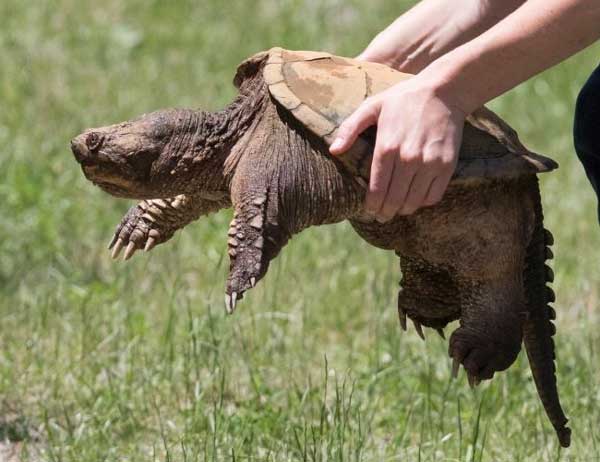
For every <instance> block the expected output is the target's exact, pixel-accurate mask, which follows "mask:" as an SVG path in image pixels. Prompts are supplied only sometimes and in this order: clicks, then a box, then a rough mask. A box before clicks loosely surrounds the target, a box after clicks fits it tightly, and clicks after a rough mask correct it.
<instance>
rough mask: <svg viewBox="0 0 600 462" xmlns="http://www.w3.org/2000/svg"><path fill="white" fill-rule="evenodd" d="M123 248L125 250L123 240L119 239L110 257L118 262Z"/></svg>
mask: <svg viewBox="0 0 600 462" xmlns="http://www.w3.org/2000/svg"><path fill="white" fill-rule="evenodd" d="M122 248H123V239H121V238H118V239H117V242H116V243H115V246H114V247H113V249H112V253H111V254H110V256H111V257H112V258H113V259H115V260H116V259H117V257H118V256H119V254H120V253H121V249H122Z"/></svg>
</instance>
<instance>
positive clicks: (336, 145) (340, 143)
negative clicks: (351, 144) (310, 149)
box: [329, 138, 344, 151]
mask: <svg viewBox="0 0 600 462" xmlns="http://www.w3.org/2000/svg"><path fill="white" fill-rule="evenodd" d="M343 144H344V140H343V139H342V138H336V139H335V140H334V141H333V143H331V146H329V150H330V151H337V150H338V149H340V148H341V147H342V146H343Z"/></svg>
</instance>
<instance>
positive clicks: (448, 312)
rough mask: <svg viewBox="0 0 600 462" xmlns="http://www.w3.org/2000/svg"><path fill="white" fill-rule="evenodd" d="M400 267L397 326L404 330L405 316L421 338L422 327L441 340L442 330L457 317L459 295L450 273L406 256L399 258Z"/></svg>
mask: <svg viewBox="0 0 600 462" xmlns="http://www.w3.org/2000/svg"><path fill="white" fill-rule="evenodd" d="M400 268H401V270H402V280H401V282H400V287H401V289H400V292H399V294H398V316H399V318H400V325H401V326H402V328H403V329H404V330H406V329H407V326H406V318H407V317H408V318H409V319H410V320H411V321H413V323H414V324H415V328H416V329H417V332H418V333H419V335H420V336H421V337H422V329H421V326H422V325H423V326H426V327H431V328H433V329H435V330H436V331H438V333H440V335H441V336H442V337H444V334H443V329H444V327H446V325H447V324H448V323H449V322H452V321H455V320H456V319H458V318H459V317H460V298H459V292H458V288H457V285H456V283H455V281H454V279H453V277H452V274H451V273H450V271H448V270H447V269H446V268H443V267H439V266H435V265H433V264H431V263H429V262H427V261H426V260H422V259H419V258H414V257H406V256H401V258H400Z"/></svg>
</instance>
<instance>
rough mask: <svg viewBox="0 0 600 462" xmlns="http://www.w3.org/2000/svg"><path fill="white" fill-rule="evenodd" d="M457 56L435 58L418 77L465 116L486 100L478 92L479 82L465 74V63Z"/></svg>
mask: <svg viewBox="0 0 600 462" xmlns="http://www.w3.org/2000/svg"><path fill="white" fill-rule="evenodd" d="M457 58H458V57H456V56H453V57H446V56H443V57H442V58H439V59H437V60H436V61H434V62H433V63H431V64H430V65H429V66H427V67H426V68H425V69H424V70H423V71H422V72H421V73H420V74H419V75H418V78H422V79H423V81H424V82H425V84H426V85H428V86H429V87H430V88H431V91H432V92H433V93H434V94H435V95H436V96H437V97H438V98H440V99H441V100H442V101H444V102H445V103H446V104H447V105H448V106H450V107H452V108H454V109H456V110H459V111H460V112H461V113H463V114H464V115H465V116H467V115H468V114H471V113H472V112H473V111H475V110H476V109H478V108H479V107H481V106H483V105H484V104H485V103H487V101H486V100H485V98H484V97H483V96H482V95H481V94H480V93H481V92H480V91H479V87H480V85H478V83H479V82H477V81H476V79H474V78H470V77H469V76H468V75H467V73H466V67H467V64H466V63H465V62H464V61H462V60H461V59H457Z"/></svg>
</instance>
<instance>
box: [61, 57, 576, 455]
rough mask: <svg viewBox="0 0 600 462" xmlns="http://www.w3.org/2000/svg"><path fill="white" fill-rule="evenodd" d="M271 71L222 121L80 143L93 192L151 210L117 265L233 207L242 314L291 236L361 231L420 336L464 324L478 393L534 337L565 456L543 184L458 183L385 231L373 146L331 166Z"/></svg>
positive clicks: (201, 118) (251, 75) (181, 115)
mask: <svg viewBox="0 0 600 462" xmlns="http://www.w3.org/2000/svg"><path fill="white" fill-rule="evenodd" d="M261 66H262V61H261V59H259V58H257V60H256V61H251V62H249V63H248V62H247V63H246V64H245V65H244V67H243V70H242V72H241V74H239V75H238V80H237V82H238V84H239V86H240V95H239V97H238V98H237V99H236V100H235V101H234V102H233V103H232V104H231V105H230V106H229V107H228V108H226V109H225V110H224V111H222V112H219V113H215V114H211V113H206V112H201V111H190V110H167V111H158V112H155V113H152V114H149V115H147V116H143V117H142V118H140V119H137V120H134V121H131V122H126V123H124V124H119V125H114V126H109V127H104V128H100V129H94V130H88V131H86V132H85V133H83V134H82V135H80V136H78V137H77V138H75V139H74V140H73V142H72V149H73V152H74V154H75V157H76V158H77V160H78V161H79V162H80V163H81V165H82V169H83V171H84V173H85V175H86V177H87V178H88V179H90V180H91V181H92V182H94V183H96V184H98V185H99V186H100V187H102V188H103V189H104V190H106V191H107V192H109V193H111V194H113V195H117V196H121V197H131V198H140V199H146V201H144V202H142V203H140V204H138V206H136V207H134V208H133V209H131V210H130V212H129V213H128V214H127V215H126V216H125V217H124V219H123V221H122V223H121V225H120V226H119V228H118V229H117V233H116V236H115V240H114V245H115V247H114V249H117V250H115V252H118V250H119V248H122V247H125V248H126V249H127V250H126V257H129V256H131V254H132V253H133V251H135V250H136V249H138V248H142V247H152V246H153V245H156V244H158V243H160V242H165V241H166V240H168V239H169V237H170V236H172V235H173V233H174V232H175V231H176V230H177V229H180V228H182V227H183V226H185V225H187V224H188V223H189V222H191V221H193V220H195V219H197V218H198V217H199V216H201V215H203V214H206V213H210V212H212V211H216V210H218V209H220V208H224V207H227V206H229V205H232V206H233V209H234V217H233V220H232V222H231V225H230V229H229V232H228V252H229V256H230V271H229V277H228V280H227V286H226V308H227V311H228V312H230V313H231V312H233V310H234V309H235V307H236V303H237V301H238V300H240V299H241V298H242V297H243V296H244V293H245V292H246V291H248V290H249V289H251V288H252V287H254V286H255V285H256V283H257V282H258V281H260V279H261V278H262V277H264V275H265V274H266V272H267V270H268V266H269V263H270V261H271V260H272V259H273V258H275V257H276V256H277V254H278V253H279V252H280V251H281V249H282V248H283V247H284V246H285V244H286V243H287V242H288V240H289V239H290V238H291V237H292V236H293V235H294V234H297V233H299V232H301V231H302V230H303V229H306V228H308V227H310V226H315V225H321V224H327V223H337V222H340V221H343V220H346V219H347V220H350V222H351V223H352V225H353V226H354V228H355V229H356V230H357V232H358V233H359V234H360V235H361V236H362V237H363V238H364V239H366V240H367V241H368V242H369V243H371V244H373V245H375V246H377V247H381V248H384V249H389V250H394V251H395V252H396V253H397V254H398V255H399V256H400V259H401V265H402V269H403V281H402V291H401V293H400V296H399V299H398V309H399V314H400V320H401V323H402V324H403V326H404V325H405V324H406V318H407V317H408V318H410V319H411V320H412V321H413V322H414V323H415V326H416V328H417V332H419V333H421V334H422V326H427V327H432V328H435V329H437V330H438V332H441V329H443V327H444V326H445V325H446V324H447V323H448V322H450V321H452V320H456V319H458V320H459V321H460V326H459V327H458V329H456V330H455V331H454V332H453V333H452V335H451V337H450V340H449V354H450V356H451V357H452V358H453V359H454V361H455V371H457V367H456V366H458V365H459V364H462V365H463V367H464V368H465V370H466V371H467V375H468V378H469V382H470V383H471V384H473V385H474V384H477V383H479V381H481V380H485V379H490V378H491V377H492V376H493V375H494V373H495V372H498V371H502V370H504V369H506V368H508V367H509V366H510V365H511V364H512V363H513V362H514V360H515V358H516V356H517V354H518V353H519V351H520V348H521V340H522V338H523V337H524V334H525V343H526V345H527V347H528V354H529V356H530V361H531V362H532V370H533V371H534V374H535V377H536V385H537V386H538V389H539V390H540V396H541V397H542V401H543V402H544V406H545V407H546V410H547V412H548V414H549V416H550V418H551V420H552V422H553V424H554V425H555V428H556V430H557V433H558V434H559V436H560V440H561V444H563V445H568V429H566V428H565V427H564V425H565V423H566V419H565V418H564V414H562V410H561V408H560V403H559V401H558V393H557V391H556V379H555V375H554V365H553V362H552V357H551V356H552V354H553V352H552V348H551V345H550V343H549V342H551V340H552V339H551V335H550V334H551V333H552V332H551V327H549V326H550V324H549V321H548V317H549V314H548V313H549V310H548V309H547V308H546V303H547V300H546V298H544V299H543V300H538V299H539V298H540V295H539V291H540V290H541V291H542V292H543V293H544V294H546V292H545V282H546V279H545V274H544V270H543V258H544V255H542V253H544V252H545V248H546V247H545V244H544V242H545V241H540V238H539V236H540V232H541V231H540V229H541V230H543V227H541V226H542V225H541V205H540V199H539V191H538V186H537V179H536V177H535V175H533V174H529V175H522V176H520V177H516V178H512V179H508V178H504V179H495V180H492V179H487V180H484V181H477V180H473V181H471V182H468V181H463V182H456V183H452V184H451V185H450V187H449V189H448V191H447V193H446V195H445V197H444V199H443V200H442V202H440V203H439V204H438V205H436V206H435V207H431V208H426V209H422V210H420V211H418V212H417V213H415V214H414V215H412V216H408V217H396V218H394V219H393V220H391V221H390V222H388V223H385V224H381V223H378V222H376V221H374V220H373V219H372V218H371V217H369V216H367V215H365V214H364V212H363V211H362V204H363V200H364V194H365V188H364V185H365V184H367V182H368V169H365V168H364V167H365V166H368V165H369V156H370V155H371V152H372V140H371V141H370V140H369V139H368V138H365V139H363V144H364V145H366V146H367V147H366V148H365V149H363V150H362V151H360V150H359V151H355V152H353V153H352V155H350V156H348V157H345V158H340V159H338V158H333V157H332V156H330V155H329V152H328V146H327V145H326V143H325V142H324V140H323V139H320V138H318V137H316V136H314V135H312V134H311V133H310V132H308V131H307V130H306V129H305V128H304V127H303V126H302V125H301V124H300V123H299V122H298V121H297V120H296V119H295V118H294V117H293V116H292V115H291V114H290V113H289V112H288V111H287V110H284V109H282V108H281V107H280V106H278V105H277V104H276V103H275V102H274V101H273V100H272V99H271V98H270V95H269V93H268V90H267V87H266V85H265V83H264V81H263V80H262V74H261V72H260V70H261ZM491 123H492V124H493V121H492V122H491ZM478 136H480V135H478V134H477V130H476V129H474V128H472V127H471V128H469V129H468V130H465V141H464V143H463V148H465V146H467V147H468V146H475V148H474V149H471V148H469V149H471V152H476V151H477V146H479V145H478V144H477V143H478V142H479V141H477V140H478V139H479V138H477V137H478ZM488 138H489V136H488ZM488 141H489V140H488ZM488 141H486V142H488ZM469 143H470V144H469ZM465 149H466V148H465ZM475 159H476V158H472V159H471V160H470V161H469V162H470V163H469V164H467V163H463V164H462V166H461V165H459V168H469V166H470V165H473V162H474V161H475ZM493 160H494V161H497V160H496V158H494V159H493ZM182 195H183V196H182ZM119 239H120V241H119ZM538 244H539V245H538ZM540 265H541V266H540ZM540 268H541V269H540ZM545 296H546V295H544V297H545ZM542 304H543V309H541V308H540V306H541V305H542ZM540 313H541V314H540Z"/></svg>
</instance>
